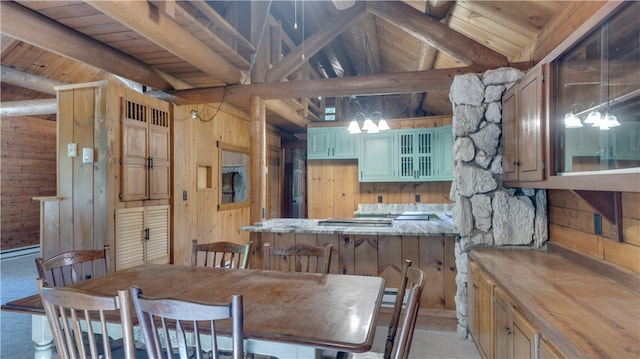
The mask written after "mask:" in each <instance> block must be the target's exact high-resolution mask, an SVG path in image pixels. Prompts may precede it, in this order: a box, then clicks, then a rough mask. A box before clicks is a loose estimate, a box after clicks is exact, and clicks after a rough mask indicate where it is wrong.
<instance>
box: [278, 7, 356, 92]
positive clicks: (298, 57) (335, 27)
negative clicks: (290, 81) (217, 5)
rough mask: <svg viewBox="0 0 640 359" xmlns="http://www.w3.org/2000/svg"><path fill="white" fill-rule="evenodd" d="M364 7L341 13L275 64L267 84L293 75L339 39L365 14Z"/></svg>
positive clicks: (351, 8)
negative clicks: (309, 59) (310, 59)
mask: <svg viewBox="0 0 640 359" xmlns="http://www.w3.org/2000/svg"><path fill="white" fill-rule="evenodd" d="M364 10H365V7H364V5H356V6H352V7H350V8H349V9H347V10H344V11H343V12H341V13H340V14H339V15H338V16H336V17H334V18H333V19H332V20H331V21H330V22H329V23H327V24H326V25H325V27H324V29H322V30H320V31H317V32H316V33H314V34H313V35H311V36H310V37H309V38H308V39H306V40H304V39H303V40H302V41H303V42H302V44H300V45H298V46H297V47H296V48H295V49H292V50H291V52H290V53H289V54H287V56H285V57H284V58H283V59H282V60H281V61H280V62H278V63H277V64H275V65H274V66H273V67H272V68H271V70H270V71H269V73H268V74H267V83H273V82H277V81H280V80H282V79H284V78H285V77H287V76H289V75H291V74H292V73H293V72H295V71H296V70H297V69H299V68H300V66H303V65H304V64H305V63H306V61H307V59H308V58H310V57H311V56H313V55H315V54H316V53H318V51H320V50H322V48H324V47H325V46H327V44H329V43H330V42H331V41H333V40H334V39H335V38H336V37H338V36H339V35H340V34H341V33H342V32H343V31H344V30H345V29H347V28H348V27H349V26H351V25H352V24H354V23H355V22H356V21H358V19H359V18H360V16H361V15H362V14H364V13H365V11H364Z"/></svg>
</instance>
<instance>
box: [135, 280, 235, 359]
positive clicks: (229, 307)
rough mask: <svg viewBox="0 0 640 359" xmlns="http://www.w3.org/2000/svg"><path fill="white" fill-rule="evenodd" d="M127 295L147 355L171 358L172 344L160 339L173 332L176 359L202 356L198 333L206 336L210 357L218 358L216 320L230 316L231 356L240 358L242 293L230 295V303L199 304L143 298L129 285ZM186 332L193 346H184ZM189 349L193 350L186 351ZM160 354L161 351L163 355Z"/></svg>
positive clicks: (139, 292) (199, 358) (137, 290)
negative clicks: (128, 294) (191, 335)
mask: <svg viewBox="0 0 640 359" xmlns="http://www.w3.org/2000/svg"><path fill="white" fill-rule="evenodd" d="M130 290H131V297H132V299H133V304H134V307H135V310H136V314H137V316H138V320H139V322H140V326H141V328H142V333H143V335H144V340H145V343H146V348H147V354H148V356H149V358H152V359H155V358H158V359H160V358H163V357H165V355H166V357H171V358H172V357H173V355H174V353H173V350H174V349H173V347H172V345H171V343H167V342H166V340H165V339H164V338H169V332H173V331H175V333H176V344H177V346H178V348H177V350H178V354H179V356H180V358H192V357H195V358H197V359H202V358H203V356H204V355H203V346H202V343H201V339H200V334H201V333H202V334H207V335H210V338H211V343H210V345H211V353H209V355H210V357H212V358H215V359H218V358H219V354H218V352H219V350H220V348H219V347H218V341H217V331H216V321H218V320H222V319H227V318H231V319H232V322H233V329H232V342H233V345H232V349H233V359H242V358H244V345H243V340H244V318H243V303H242V295H234V296H232V298H231V302H230V303H225V304H217V305H211V304H202V303H194V302H187V301H181V300H176V299H167V298H162V299H160V298H148V297H145V296H144V295H143V293H142V291H141V290H140V288H138V287H132V288H131V289H130ZM187 333H193V334H194V339H195V345H194V347H192V348H190V347H189V346H188V345H187ZM190 349H192V350H193V352H190V351H189V350H190ZM163 353H164V354H163Z"/></svg>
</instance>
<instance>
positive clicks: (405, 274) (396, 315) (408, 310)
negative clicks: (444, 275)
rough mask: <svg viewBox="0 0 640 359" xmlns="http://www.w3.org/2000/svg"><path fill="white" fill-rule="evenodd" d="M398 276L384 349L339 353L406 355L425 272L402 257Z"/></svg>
mask: <svg viewBox="0 0 640 359" xmlns="http://www.w3.org/2000/svg"><path fill="white" fill-rule="evenodd" d="M401 277H402V278H401V279H400V283H399V286H398V294H397V295H396V300H395V303H394V305H393V312H392V315H391V321H390V322H389V330H388V332H387V341H386V343H385V348H384V353H375V352H366V353H353V354H351V353H350V354H348V355H346V353H342V352H339V353H338V357H342V358H347V357H348V358H353V359H374V358H384V359H392V358H393V359H407V358H408V357H409V349H410V347H411V340H412V338H413V332H414V329H415V326H416V320H417V317H418V310H419V309H420V296H421V295H422V290H423V288H424V285H425V275H424V272H423V271H422V270H420V269H418V268H413V267H411V261H410V260H405V261H404V262H403V263H402V275H401ZM400 322H402V323H401V326H400V327H398V325H399V324H400Z"/></svg>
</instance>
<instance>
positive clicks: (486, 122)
mask: <svg viewBox="0 0 640 359" xmlns="http://www.w3.org/2000/svg"><path fill="white" fill-rule="evenodd" d="M522 75H523V73H522V72H521V71H520V70H518V69H513V68H500V69H496V70H489V71H487V72H485V73H483V74H464V75H458V76H456V77H455V78H454V80H453V83H452V85H451V91H450V93H449V99H450V101H451V103H452V104H453V136H454V144H453V157H454V161H455V167H454V176H455V179H454V181H452V184H451V191H450V198H451V199H452V200H454V201H455V204H454V209H453V220H454V224H455V225H456V227H457V229H458V231H459V233H460V237H459V238H458V240H457V241H456V246H455V255H456V266H457V269H458V272H457V276H456V284H457V292H456V297H455V299H456V312H457V317H458V328H457V332H458V335H459V336H461V337H466V336H467V334H468V331H467V327H468V325H467V309H468V306H467V283H468V282H469V275H468V274H469V270H468V257H467V254H468V251H469V249H470V248H472V247H478V246H483V247H493V246H528V247H535V248H540V247H541V246H542V245H543V244H544V243H545V241H546V240H547V238H548V232H547V193H546V190H536V189H526V188H518V189H516V188H506V187H504V186H503V183H502V142H501V133H502V94H503V93H504V92H505V90H507V89H509V88H510V87H511V86H513V85H514V84H515V82H516V81H517V80H518V79H520V78H521V77H522Z"/></svg>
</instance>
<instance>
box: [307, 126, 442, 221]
mask: <svg viewBox="0 0 640 359" xmlns="http://www.w3.org/2000/svg"><path fill="white" fill-rule="evenodd" d="M388 122H389V127H391V128H392V129H401V128H429V127H439V126H445V125H450V124H451V117H450V116H437V117H419V118H409V119H403V120H389V121H388ZM450 189H451V181H441V182H403V183H393V182H390V183H360V182H358V161H357V160H312V161H307V191H308V218H327V217H353V212H354V211H355V210H356V209H357V208H358V204H360V203H416V195H419V196H420V203H452V201H451V200H450V199H449V190H450Z"/></svg>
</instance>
